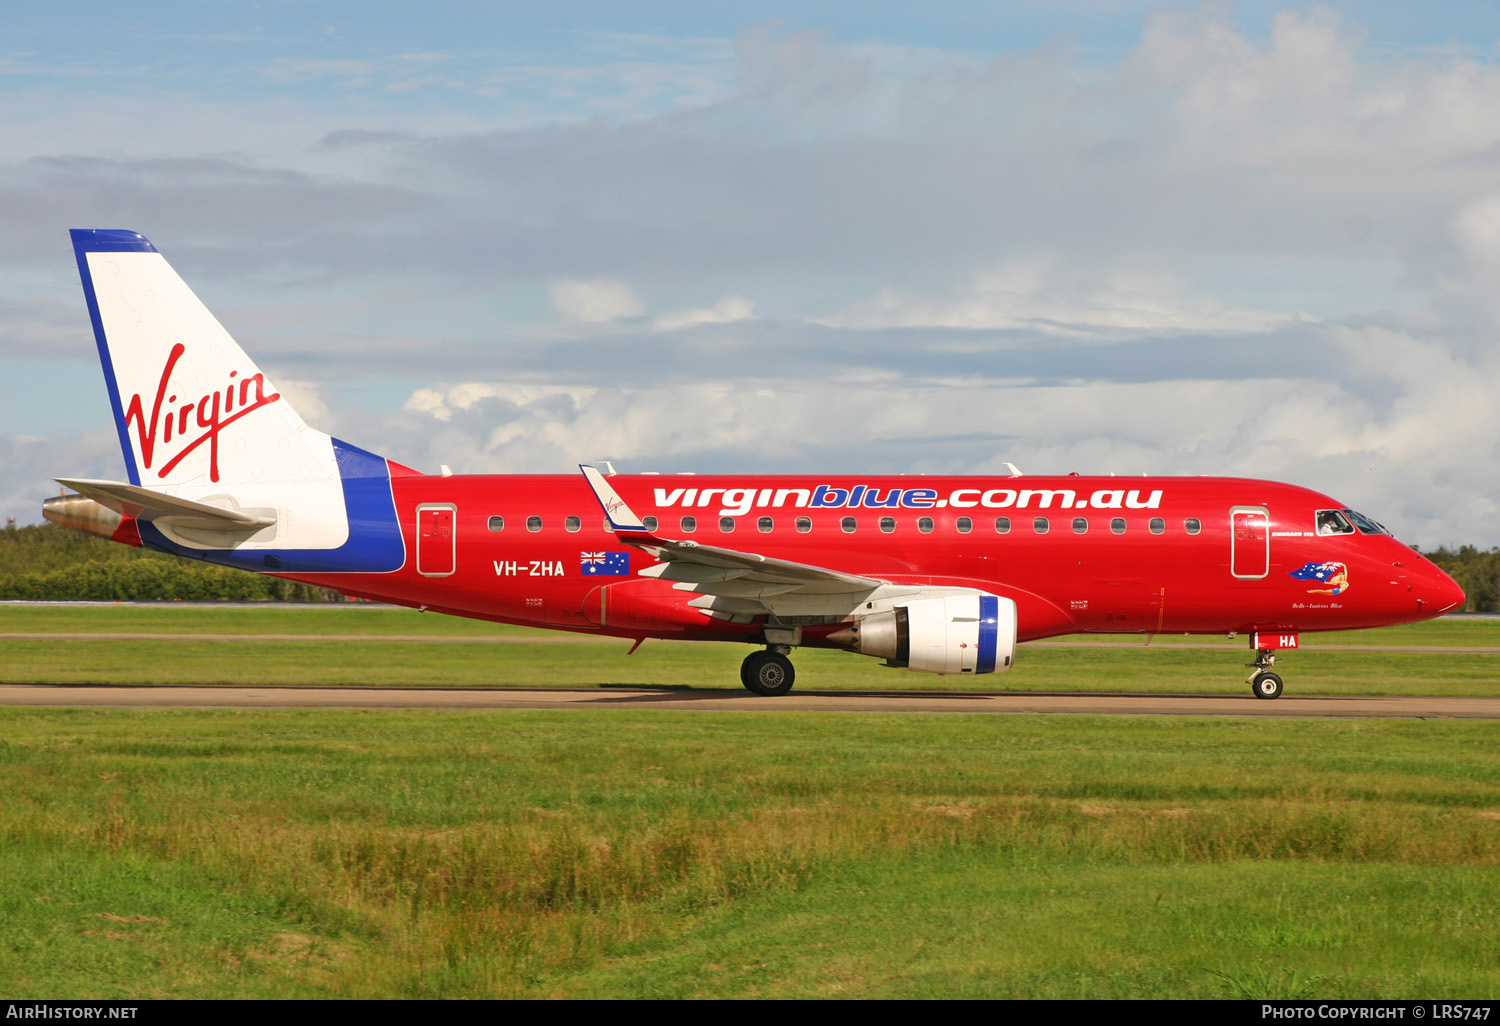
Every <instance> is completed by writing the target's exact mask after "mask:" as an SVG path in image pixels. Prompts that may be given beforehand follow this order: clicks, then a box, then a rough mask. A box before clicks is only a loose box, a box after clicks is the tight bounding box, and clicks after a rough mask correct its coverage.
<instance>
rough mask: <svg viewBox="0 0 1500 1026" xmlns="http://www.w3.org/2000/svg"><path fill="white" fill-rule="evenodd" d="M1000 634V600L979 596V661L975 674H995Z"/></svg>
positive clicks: (975, 666) (993, 597)
mask: <svg viewBox="0 0 1500 1026" xmlns="http://www.w3.org/2000/svg"><path fill="white" fill-rule="evenodd" d="M999 634H1000V600H999V599H998V598H996V597H995V596H993V595H981V596H979V659H978V660H977V661H976V662H975V665H974V672H975V673H994V672H995V649H996V647H997V644H998V638H999Z"/></svg>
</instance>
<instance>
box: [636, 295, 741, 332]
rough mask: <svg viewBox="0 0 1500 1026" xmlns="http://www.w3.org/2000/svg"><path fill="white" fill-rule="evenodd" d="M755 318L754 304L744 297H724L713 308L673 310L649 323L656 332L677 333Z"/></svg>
mask: <svg viewBox="0 0 1500 1026" xmlns="http://www.w3.org/2000/svg"><path fill="white" fill-rule="evenodd" d="M754 316H755V304H754V303H753V302H751V301H750V300H748V299H746V298H745V297H744V296H725V297H724V298H723V299H721V300H719V301H718V302H717V303H715V304H714V305H713V306H709V307H701V306H700V307H694V308H693V309H691V310H673V311H671V312H670V313H664V314H661V315H660V316H658V317H655V318H653V319H652V321H651V326H652V327H653V328H655V329H656V330H658V331H679V330H681V329H683V328H694V327H697V326H698V325H700V324H729V323H730V322H732V321H745V320H749V319H750V318H752V317H754Z"/></svg>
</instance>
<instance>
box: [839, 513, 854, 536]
mask: <svg viewBox="0 0 1500 1026" xmlns="http://www.w3.org/2000/svg"><path fill="white" fill-rule="evenodd" d="M839 528H840V530H842V531H843V532H844V533H845V534H853V533H854V518H853V517H845V518H844V519H842V520H840V521H839Z"/></svg>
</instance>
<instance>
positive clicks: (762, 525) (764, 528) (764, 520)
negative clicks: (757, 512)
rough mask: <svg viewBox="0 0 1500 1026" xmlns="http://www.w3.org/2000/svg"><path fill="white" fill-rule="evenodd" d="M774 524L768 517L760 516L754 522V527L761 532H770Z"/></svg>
mask: <svg viewBox="0 0 1500 1026" xmlns="http://www.w3.org/2000/svg"><path fill="white" fill-rule="evenodd" d="M775 526H776V525H775V524H774V523H773V522H772V520H771V518H770V517H761V518H760V519H759V520H757V521H756V522H755V529H756V530H757V531H759V532H760V533H761V534H770V533H771V528H772V527H775Z"/></svg>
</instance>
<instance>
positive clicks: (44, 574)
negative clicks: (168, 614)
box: [0, 524, 344, 602]
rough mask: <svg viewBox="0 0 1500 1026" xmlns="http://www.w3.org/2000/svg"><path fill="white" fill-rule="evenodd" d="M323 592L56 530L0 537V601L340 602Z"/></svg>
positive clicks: (10, 530) (11, 530)
mask: <svg viewBox="0 0 1500 1026" xmlns="http://www.w3.org/2000/svg"><path fill="white" fill-rule="evenodd" d="M343 598H344V597H343V596H342V595H340V594H339V593H338V592H336V591H333V590H331V589H328V588H315V587H313V586H312V585H308V584H300V583H298V582H296V581H283V580H279V579H277V578H275V577H266V576H264V575H262V574H252V573H246V572H245V571H243V570H233V569H231V568H229V567H223V566H215V565H214V564H212V563H202V562H198V561H197V560H192V559H182V558H180V557H177V556H170V555H167V554H166V553H164V552H154V551H152V550H151V549H146V548H133V547H131V546H129V545H121V544H119V543H118V542H112V541H109V540H107V539H105V538H96V537H94V536H93V535H89V534H79V533H78V532H77V531H70V530H68V529H67V528H65V527H59V526H57V525H56V524H35V525H30V526H27V527H15V526H11V527H7V528H6V529H5V530H3V531H0V599H31V600H45V601H51V602H151V601H159V602H170V601H174V600H180V601H183V602H342V601H343Z"/></svg>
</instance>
